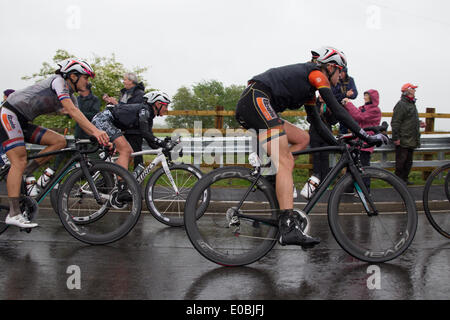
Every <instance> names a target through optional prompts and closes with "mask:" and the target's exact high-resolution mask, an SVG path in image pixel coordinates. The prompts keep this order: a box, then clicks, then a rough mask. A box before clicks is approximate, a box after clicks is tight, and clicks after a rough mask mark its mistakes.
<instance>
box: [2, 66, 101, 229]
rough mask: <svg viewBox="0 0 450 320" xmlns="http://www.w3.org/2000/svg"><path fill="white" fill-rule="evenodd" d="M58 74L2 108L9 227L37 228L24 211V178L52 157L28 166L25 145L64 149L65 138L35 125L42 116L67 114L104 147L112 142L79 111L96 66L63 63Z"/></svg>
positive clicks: (15, 96) (16, 95) (19, 93)
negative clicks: (78, 98)
mask: <svg viewBox="0 0 450 320" xmlns="http://www.w3.org/2000/svg"><path fill="white" fill-rule="evenodd" d="M59 66H60V68H59V69H58V70H56V72H55V73H56V74H55V75H54V76H52V77H50V78H48V79H46V80H43V81H40V82H38V83H36V84H34V85H32V86H29V87H27V88H25V89H23V90H19V91H16V92H14V93H12V94H11V95H10V96H9V97H8V99H6V101H5V103H4V104H3V105H2V107H1V109H0V123H1V126H0V142H1V143H2V147H3V149H4V151H5V152H6V155H7V156H8V158H9V160H10V162H11V168H10V170H9V174H8V178H7V181H6V187H7V190H8V197H9V199H8V201H9V205H10V210H9V213H8V215H7V217H6V219H5V223H6V224H10V225H15V226H18V227H21V228H34V227H36V226H37V224H36V223H31V222H30V221H28V220H27V219H26V218H25V217H24V216H23V215H22V213H21V211H20V205H19V196H20V188H21V183H22V176H23V175H29V174H31V173H32V172H33V171H34V170H36V169H37V168H38V167H39V166H41V165H42V164H44V163H45V162H47V161H48V160H50V159H51V157H45V158H39V159H36V160H32V161H31V162H30V163H29V164H28V165H27V151H26V149H25V142H30V143H36V144H41V145H45V146H46V148H45V149H43V150H42V151H41V152H42V153H43V152H51V151H56V150H60V149H62V148H64V147H65V146H66V140H65V139H64V137H63V136H62V135H60V134H58V133H56V132H54V131H52V130H48V129H46V128H42V127H40V126H36V125H34V124H32V123H31V121H33V119H34V118H36V117H37V116H39V115H42V114H47V113H52V112H58V111H63V112H64V113H66V114H68V115H69V116H70V117H71V118H72V119H74V120H75V121H76V122H77V123H78V124H79V125H80V127H81V128H82V129H83V130H84V131H85V132H86V133H87V134H89V135H91V136H94V137H95V138H96V139H97V140H98V142H99V143H100V144H102V145H107V144H108V143H109V137H108V134H107V133H106V132H105V131H102V130H99V129H97V128H96V127H95V126H94V125H93V124H92V123H91V122H90V121H89V120H88V119H87V118H86V117H85V116H84V115H83V113H82V112H81V111H80V110H79V109H78V108H77V102H76V99H75V97H74V96H73V93H74V92H78V91H79V90H85V88H86V85H87V84H88V83H89V78H94V77H95V74H94V72H93V70H92V67H91V66H90V65H89V64H88V63H87V62H85V61H83V60H79V59H67V60H64V61H63V62H61V63H60V64H59Z"/></svg>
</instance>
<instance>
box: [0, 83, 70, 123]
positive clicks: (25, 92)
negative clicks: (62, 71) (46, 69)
mask: <svg viewBox="0 0 450 320" xmlns="http://www.w3.org/2000/svg"><path fill="white" fill-rule="evenodd" d="M64 99H71V100H72V102H73V103H74V105H75V106H77V107H78V102H77V99H76V98H75V97H74V95H73V90H72V89H71V88H70V87H69V85H68V84H67V83H66V81H65V80H64V78H63V77H62V76H60V75H54V76H52V77H50V78H48V79H45V80H42V81H40V82H38V83H36V84H33V85H31V86H29V87H27V88H25V89H22V90H18V91H15V92H13V93H12V94H10V95H9V97H8V98H7V99H6V103H7V104H6V105H5V106H6V107H7V105H8V104H9V105H11V106H12V107H13V108H14V109H15V111H17V112H20V114H21V115H22V116H23V117H24V118H26V119H27V120H28V121H33V119H34V118H36V117H37V116H40V115H42V114H47V113H52V112H57V111H59V110H61V108H62V104H61V101H62V100H64Z"/></svg>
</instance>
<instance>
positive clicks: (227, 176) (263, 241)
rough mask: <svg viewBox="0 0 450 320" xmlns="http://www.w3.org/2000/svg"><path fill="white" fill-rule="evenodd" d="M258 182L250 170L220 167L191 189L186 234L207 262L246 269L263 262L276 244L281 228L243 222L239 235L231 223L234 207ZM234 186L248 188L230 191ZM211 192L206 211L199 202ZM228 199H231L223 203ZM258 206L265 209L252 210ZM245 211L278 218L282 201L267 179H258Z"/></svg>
mask: <svg viewBox="0 0 450 320" xmlns="http://www.w3.org/2000/svg"><path fill="white" fill-rule="evenodd" d="M234 179H236V180H239V181H235V180H234ZM255 179H256V177H255V176H253V175H252V171H251V170H249V169H246V168H242V167H225V168H219V169H216V170H214V171H212V172H210V173H208V174H207V175H205V176H203V178H201V179H200V180H199V181H198V182H197V184H196V185H195V186H194V188H193V189H192V190H191V192H190V194H189V197H188V199H187V201H186V207H185V212H184V222H185V228H186V233H187V235H188V237H189V240H190V241H191V243H192V245H193V246H194V248H195V249H196V250H197V251H198V252H199V253H200V254H201V255H202V256H204V257H205V258H206V259H208V260H210V261H212V262H214V263H217V264H219V265H222V266H243V265H247V264H251V263H253V262H255V261H257V260H259V259H261V258H262V257H264V256H265V255H266V254H267V253H268V252H269V251H270V250H271V249H272V248H273V246H274V245H275V244H276V242H277V239H278V227H275V226H273V225H268V224H265V223H259V222H258V223H255V221H254V220H253V221H252V220H246V219H241V220H240V224H239V231H238V232H236V227H231V226H230V224H229V218H230V216H229V214H228V213H229V212H232V211H233V210H236V208H235V207H234V206H236V205H237V204H239V201H240V200H241V199H242V198H243V196H244V192H246V191H247V190H248V187H249V186H251V184H252V183H253V182H254V181H255ZM216 183H217V184H216ZM234 183H236V185H237V186H239V185H240V184H241V185H242V184H244V187H236V188H233V189H230V188H229V186H233V184H234ZM223 185H224V186H225V188H224V187H223ZM208 189H209V190H210V194H211V195H210V197H211V198H210V201H209V202H208V206H207V208H206V210H205V209H204V208H201V206H199V205H198V201H199V200H200V199H201V198H202V197H203V194H204V192H205V190H208ZM236 194H237V196H236ZM224 196H226V197H228V198H226V199H225V200H222V199H223V198H222V197H224ZM233 205H234V206H233ZM254 206H262V208H256V209H252V208H254ZM241 208H244V209H243V210H242V212H243V213H245V212H244V211H247V209H248V210H252V211H253V212H254V211H257V212H259V211H260V214H265V215H266V216H268V218H270V219H277V217H278V211H279V210H278V209H279V207H278V202H277V200H276V197H275V192H274V190H273V188H272V186H271V185H270V183H269V182H267V180H266V179H265V178H263V177H261V178H260V179H259V180H258V182H257V184H256V188H254V189H253V190H252V192H251V193H250V194H249V195H248V198H247V199H244V200H243V205H242V207H241ZM230 210H231V211H230ZM197 211H201V212H200V213H199V212H197ZM227 216H228V219H227ZM241 228H242V230H241Z"/></svg>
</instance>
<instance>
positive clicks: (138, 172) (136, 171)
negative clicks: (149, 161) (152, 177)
mask: <svg viewBox="0 0 450 320" xmlns="http://www.w3.org/2000/svg"><path fill="white" fill-rule="evenodd" d="M144 169H145V167H144V166H143V165H142V164H141V163H139V164H138V165H137V166H136V169H134V172H133V176H134V178H135V179H137V178H138V177H139V176H140V175H141V173H142V171H144Z"/></svg>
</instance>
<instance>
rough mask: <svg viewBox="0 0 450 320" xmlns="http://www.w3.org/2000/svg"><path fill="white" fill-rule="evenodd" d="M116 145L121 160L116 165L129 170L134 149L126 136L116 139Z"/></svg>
mask: <svg viewBox="0 0 450 320" xmlns="http://www.w3.org/2000/svg"><path fill="white" fill-rule="evenodd" d="M114 144H115V145H116V150H117V152H118V153H119V158H118V159H117V160H116V163H117V164H118V165H120V166H122V167H123V168H125V169H127V170H128V164H129V163H130V160H131V154H132V153H133V149H132V148H131V146H130V144H129V143H128V141H127V139H125V137H124V136H120V137H118V138H116V139H114Z"/></svg>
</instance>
